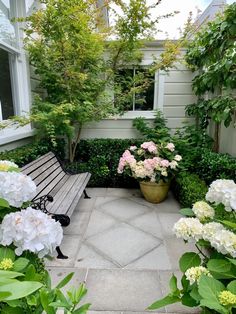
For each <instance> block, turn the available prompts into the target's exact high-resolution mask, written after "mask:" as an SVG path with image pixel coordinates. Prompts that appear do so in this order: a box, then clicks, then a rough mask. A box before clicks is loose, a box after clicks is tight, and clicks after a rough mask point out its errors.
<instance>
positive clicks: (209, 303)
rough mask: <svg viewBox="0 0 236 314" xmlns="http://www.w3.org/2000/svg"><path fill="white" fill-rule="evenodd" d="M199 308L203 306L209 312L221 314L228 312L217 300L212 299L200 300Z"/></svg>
mask: <svg viewBox="0 0 236 314" xmlns="http://www.w3.org/2000/svg"><path fill="white" fill-rule="evenodd" d="M200 305H201V306H205V307H207V308H209V309H211V310H215V311H217V312H218V313H221V314H228V313H229V312H228V310H226V309H225V308H224V307H223V306H222V305H221V304H220V303H219V302H218V301H217V300H212V299H202V300H201V302H200Z"/></svg>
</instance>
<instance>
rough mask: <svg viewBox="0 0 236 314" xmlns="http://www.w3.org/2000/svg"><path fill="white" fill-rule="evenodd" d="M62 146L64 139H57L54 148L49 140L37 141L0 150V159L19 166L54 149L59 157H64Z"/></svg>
mask: <svg viewBox="0 0 236 314" xmlns="http://www.w3.org/2000/svg"><path fill="white" fill-rule="evenodd" d="M64 146H65V142H64V140H60V141H58V145H57V147H56V149H53V148H52V145H51V144H50V143H49V142H46V141H37V142H35V143H30V144H27V145H24V146H21V147H18V148H15V149H13V150H9V151H4V152H0V159H1V160H10V161H13V162H15V163H16V164H17V165H18V166H19V167H22V166H24V165H26V164H27V163H29V162H31V161H33V160H35V159H37V158H38V157H40V156H42V155H44V154H46V153H47V152H49V151H54V152H55V154H56V155H57V156H58V157H59V158H60V159H64Z"/></svg>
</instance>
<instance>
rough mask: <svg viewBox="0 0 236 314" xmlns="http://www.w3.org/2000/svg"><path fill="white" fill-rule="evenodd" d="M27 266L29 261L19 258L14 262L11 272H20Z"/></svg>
mask: <svg viewBox="0 0 236 314" xmlns="http://www.w3.org/2000/svg"><path fill="white" fill-rule="evenodd" d="M28 264H29V260H28V259H27V258H24V257H19V258H18V259H17V260H16V261H15V262H14V267H13V270H15V271H22V270H23V269H25V268H26V267H27V265H28Z"/></svg>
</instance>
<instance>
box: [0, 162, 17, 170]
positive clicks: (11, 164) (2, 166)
mask: <svg viewBox="0 0 236 314" xmlns="http://www.w3.org/2000/svg"><path fill="white" fill-rule="evenodd" d="M11 168H15V169H19V167H18V165H17V164H15V163H14V162H12V161H9V160H0V171H8V170H9V169H11Z"/></svg>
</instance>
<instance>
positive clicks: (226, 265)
mask: <svg viewBox="0 0 236 314" xmlns="http://www.w3.org/2000/svg"><path fill="white" fill-rule="evenodd" d="M207 268H208V270H209V271H213V272H216V273H226V272H227V273H228V272H230V269H231V264H230V262H229V261H227V260H226V259H210V260H209V262H208V263H207Z"/></svg>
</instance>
